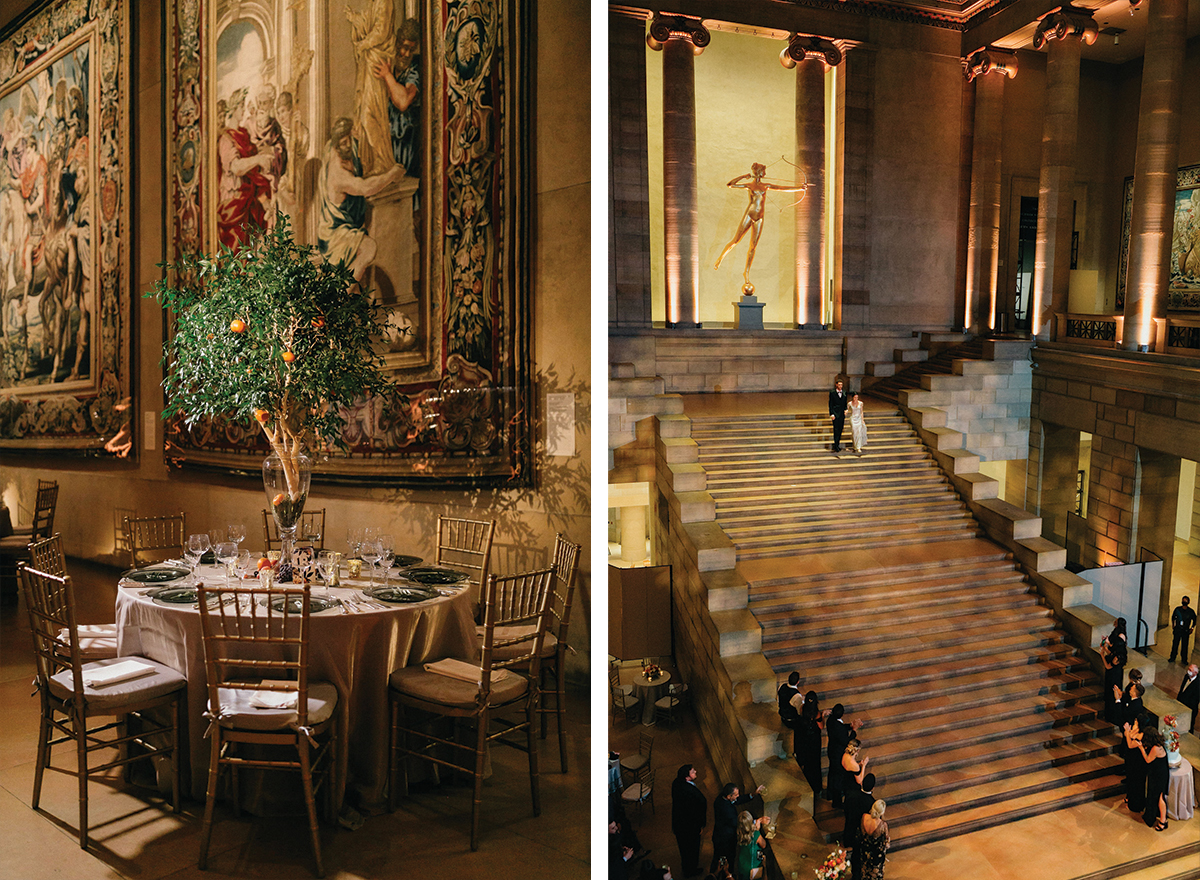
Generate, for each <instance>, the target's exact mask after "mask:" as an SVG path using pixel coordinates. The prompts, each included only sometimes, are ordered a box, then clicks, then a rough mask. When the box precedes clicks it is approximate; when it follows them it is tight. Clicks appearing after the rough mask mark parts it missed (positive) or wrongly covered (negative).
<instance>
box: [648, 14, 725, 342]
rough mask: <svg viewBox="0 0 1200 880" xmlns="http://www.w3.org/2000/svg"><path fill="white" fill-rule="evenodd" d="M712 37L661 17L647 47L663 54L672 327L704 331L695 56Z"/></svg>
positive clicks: (678, 19)
mask: <svg viewBox="0 0 1200 880" xmlns="http://www.w3.org/2000/svg"><path fill="white" fill-rule="evenodd" d="M710 39H711V37H710V35H709V33H708V31H707V30H705V29H704V26H703V25H702V24H701V22H700V19H698V18H691V17H687V16H677V15H656V16H655V17H654V20H653V21H652V22H651V23H650V33H649V35H648V36H647V37H646V43H647V44H648V45H649V46H650V48H651V49H654V50H656V51H660V52H662V53H663V213H664V215H665V216H664V223H663V232H664V239H665V245H666V285H667V326H668V327H699V326H700V243H699V236H698V233H697V229H696V73H695V67H694V60H695V57H696V56H697V55H698V54H700V53H701V52H702V51H704V47H705V46H707V45H708V44H709V41H710Z"/></svg>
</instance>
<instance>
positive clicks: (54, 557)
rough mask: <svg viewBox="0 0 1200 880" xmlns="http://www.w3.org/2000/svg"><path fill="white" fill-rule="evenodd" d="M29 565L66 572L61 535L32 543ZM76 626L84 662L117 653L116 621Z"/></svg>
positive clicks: (43, 569) (39, 568)
mask: <svg viewBox="0 0 1200 880" xmlns="http://www.w3.org/2000/svg"><path fill="white" fill-rule="evenodd" d="M29 567H30V568H33V569H36V570H37V571H43V572H45V573H46V574H54V575H58V576H60V577H61V576H62V575H65V574H66V573H67V558H66V556H64V555H63V549H62V536H61V535H58V534H55V535H53V536H51V537H49V538H46V539H45V540H44V541H34V542H33V543H32V544H30V545H29ZM76 629H77V630H78V631H79V650H80V653H81V654H82V655H83V659H84V662H88V661H90V660H103V659H105V658H107V657H116V656H117V625H116V624H115V623H90V624H78V625H77V626H76ZM60 635H62V634H61V633H60ZM64 638H65V636H64Z"/></svg>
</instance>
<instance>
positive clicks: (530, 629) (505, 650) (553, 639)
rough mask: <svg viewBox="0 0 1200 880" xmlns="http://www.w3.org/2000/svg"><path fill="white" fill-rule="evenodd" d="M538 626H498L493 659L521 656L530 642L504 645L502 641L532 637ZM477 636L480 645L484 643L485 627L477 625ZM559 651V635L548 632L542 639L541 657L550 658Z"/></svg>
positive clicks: (527, 648)
mask: <svg viewBox="0 0 1200 880" xmlns="http://www.w3.org/2000/svg"><path fill="white" fill-rule="evenodd" d="M536 630H537V626H536V625H533V624H531V625H530V626H498V627H496V632H495V636H494V638H495V642H494V643H493V646H492V659H493V660H511V659H512V658H513V657H520V656H521V655H523V654H525V653H527V652H528V651H529V647H530V646H529V644H528V643H526V642H524V641H521V642H517V643H515V644H512V645H504V644H501V642H506V641H508V640H509V639H527V638H531V637H532V636H533V635H534V633H535V631H536ZM475 636H476V637H477V638H478V639H479V644H480V646H482V645H483V639H484V627H482V626H477V627H475ZM557 653H558V637H557V636H556V635H554V633H549V632H548V633H546V635H545V636H544V637H543V639H542V653H541V654H540V655H539V656H541V657H544V658H547V659H549V658H550V657H553V656H554V655H555V654H557Z"/></svg>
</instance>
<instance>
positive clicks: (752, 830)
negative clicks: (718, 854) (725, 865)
mask: <svg viewBox="0 0 1200 880" xmlns="http://www.w3.org/2000/svg"><path fill="white" fill-rule="evenodd" d="M770 824H771V820H770V819H768V818H767V817H766V816H763V817H762V818H761V819H755V818H754V817H753V816H751V815H750V814H749V813H748V812H746V811H744V810H743V811H742V814H741V815H740V816H738V829H737V856H736V858H735V859H734V870H733V876H734V877H735V878H737V880H759V878H760V877H762V875H763V861H764V859H765V856H766V851H765V850H766V845H767V839H766V838H765V837H764V836H763V830H764V829H765V828H766V827H767V826H768V825H770Z"/></svg>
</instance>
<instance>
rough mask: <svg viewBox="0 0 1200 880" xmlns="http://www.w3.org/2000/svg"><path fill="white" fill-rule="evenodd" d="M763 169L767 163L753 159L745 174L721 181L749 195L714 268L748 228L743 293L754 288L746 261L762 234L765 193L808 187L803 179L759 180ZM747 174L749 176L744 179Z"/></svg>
mask: <svg viewBox="0 0 1200 880" xmlns="http://www.w3.org/2000/svg"><path fill="white" fill-rule="evenodd" d="M766 173H767V166H765V165H763V164H761V163H759V162H755V163H754V164H753V165H751V166H750V173H749V174H742V175H739V176H738V177H735V178H734V179H733V180H731V181H729V183H727V184H725V185H726V186H728V187H732V188H733V189H744V190H746V191H747V194H748V195H749V197H750V202H749V204H747V205H746V212H745V213H744V214H742V220H741V222H740V223H739V224H738V228H737V232H735V233H734V234H733V238H732V239H731V240H730V242H729V244H727V245H725V250H723V251H721V256H719V257H717V265H716V267H715V268H717V269H719V268H721V261H722V260H724V259H725V257H726V256H728V255H729V252H730V251H731V250H733V249H734V248H735V247H736V246H737V243H738V242H739V241H741V240H742V237H743V236H744V235H745V234H746V230H750V250H749V251H748V252H747V254H746V270H745V271H744V272H743V273H742V280H743V281H745V282H746V283H745V286H744V287H743V288H742V292H743V293H745V294H747V295H749V294H751V293H753V292H754V285H752V284H751V283H750V264H751V263H753V262H754V251H755V248H757V247H758V239H759V238H760V237H761V236H762V227H763V209H764V208H765V207H766V203H767V193H768V192H769V191H771V190H774V191H776V192H798V193H803V192H805V191H806V190H807V189H808V184H807V183H804V184H801V185H799V186H780V185H779V184H777V183H766V182H764V181H763V175H765V174H766ZM747 178H750V179H749V180H748V179H747ZM801 198H803V196H801Z"/></svg>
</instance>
